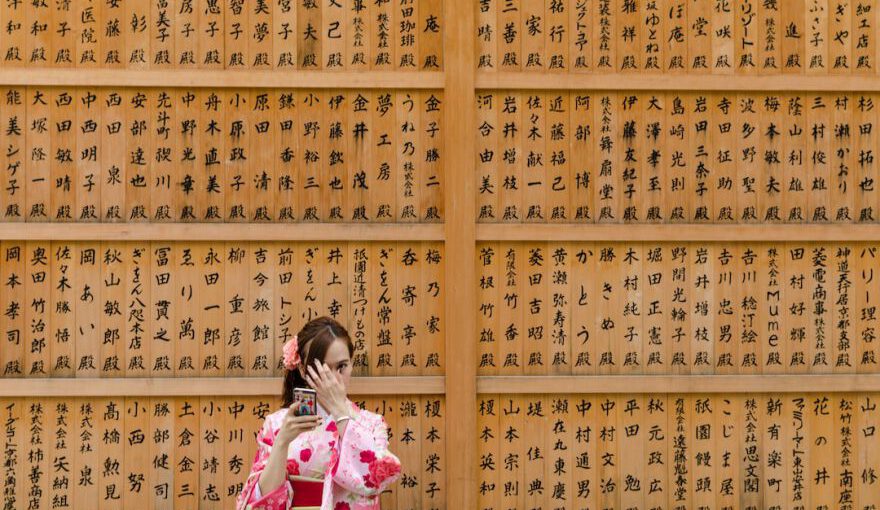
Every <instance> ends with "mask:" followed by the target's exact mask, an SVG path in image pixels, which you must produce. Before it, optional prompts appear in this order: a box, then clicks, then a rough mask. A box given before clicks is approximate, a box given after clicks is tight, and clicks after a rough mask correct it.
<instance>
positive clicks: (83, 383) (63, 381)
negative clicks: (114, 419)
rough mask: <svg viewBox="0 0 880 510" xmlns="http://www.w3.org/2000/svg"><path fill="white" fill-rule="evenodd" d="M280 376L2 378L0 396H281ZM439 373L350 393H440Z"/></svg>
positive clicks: (362, 380) (354, 384) (364, 382)
mask: <svg viewBox="0 0 880 510" xmlns="http://www.w3.org/2000/svg"><path fill="white" fill-rule="evenodd" d="M281 381H282V379H281V378H280V377H181V378H175V377H167V378H105V379H102V378H97V379H96V378H42V379H24V378H22V379H3V383H2V384H0V397H101V396H107V397H123V396H138V397H141V396H149V397H152V396H215V395H216V396H256V395H281ZM443 389H444V381H443V377H442V376H417V377H352V378H351V388H350V393H351V394H352V395H429V394H430V395H436V394H442V393H443Z"/></svg>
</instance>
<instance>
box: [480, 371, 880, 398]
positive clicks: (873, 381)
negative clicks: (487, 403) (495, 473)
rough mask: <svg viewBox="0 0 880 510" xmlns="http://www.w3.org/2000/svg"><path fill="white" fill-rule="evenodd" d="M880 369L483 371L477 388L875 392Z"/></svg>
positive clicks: (499, 390) (879, 388)
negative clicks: (491, 373) (770, 372)
mask: <svg viewBox="0 0 880 510" xmlns="http://www.w3.org/2000/svg"><path fill="white" fill-rule="evenodd" d="M877 391H880V374H825V375H807V374H798V375H596V376H593V375H588V376H484V377H478V378H477V392H478V393H490V394H494V393H502V394H504V393H509V394H535V393H584V394H596V393H619V394H636V393H675V394H682V393H810V392H825V393H827V392H832V393H833V392H877Z"/></svg>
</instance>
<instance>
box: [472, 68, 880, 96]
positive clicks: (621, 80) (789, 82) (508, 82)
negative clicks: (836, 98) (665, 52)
mask: <svg viewBox="0 0 880 510" xmlns="http://www.w3.org/2000/svg"><path fill="white" fill-rule="evenodd" d="M476 85H477V89H506V90H632V91H636V90H656V91H663V90H705V91H731V92H734V91H736V92H740V91H762V92H765V91H767V92H771V91H773V92H787V91H805V92H822V91H835V92H869V91H877V90H880V80H877V78H876V77H875V76H842V75H840V76H829V75H821V76H820V75H815V76H806V75H794V74H784V75H783V74H780V75H772V76H771V75H768V76H757V75H756V76H745V75H739V76H729V75H693V74H692V75H686V74H635V73H633V74H614V73H609V74H600V73H595V74H575V73H571V74H563V73H534V72H498V73H491V72H482V73H478V74H477V77H476Z"/></svg>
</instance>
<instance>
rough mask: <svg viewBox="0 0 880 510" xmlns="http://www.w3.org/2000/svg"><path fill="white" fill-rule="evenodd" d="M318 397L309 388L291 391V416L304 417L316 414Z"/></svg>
mask: <svg viewBox="0 0 880 510" xmlns="http://www.w3.org/2000/svg"><path fill="white" fill-rule="evenodd" d="M317 398H318V395H317V393H315V390H313V389H311V388H294V389H293V404H291V405H292V406H293V414H294V416H306V415H315V414H318V404H317V402H318V400H317Z"/></svg>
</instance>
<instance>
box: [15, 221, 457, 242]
mask: <svg viewBox="0 0 880 510" xmlns="http://www.w3.org/2000/svg"><path fill="white" fill-rule="evenodd" d="M0 240H21V241H61V240H65V241H73V240H80V241H149V240H154V241H397V240H407V241H442V240H443V226H442V225H441V224H439V223H437V224H434V223H393V224H391V223H388V224H381V223H364V224H361V223H322V224H314V223H272V224H268V223H247V224H241V223H0Z"/></svg>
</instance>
